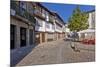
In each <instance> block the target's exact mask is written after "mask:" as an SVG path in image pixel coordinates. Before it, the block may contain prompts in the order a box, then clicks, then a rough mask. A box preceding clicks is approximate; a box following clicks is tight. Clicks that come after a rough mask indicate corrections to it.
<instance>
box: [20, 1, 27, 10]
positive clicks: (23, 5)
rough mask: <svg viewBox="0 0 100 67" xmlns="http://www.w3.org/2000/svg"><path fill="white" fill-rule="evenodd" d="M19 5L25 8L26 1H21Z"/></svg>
mask: <svg viewBox="0 0 100 67" xmlns="http://www.w3.org/2000/svg"><path fill="white" fill-rule="evenodd" d="M20 7H21V8H23V9H26V2H23V1H21V2H20Z"/></svg>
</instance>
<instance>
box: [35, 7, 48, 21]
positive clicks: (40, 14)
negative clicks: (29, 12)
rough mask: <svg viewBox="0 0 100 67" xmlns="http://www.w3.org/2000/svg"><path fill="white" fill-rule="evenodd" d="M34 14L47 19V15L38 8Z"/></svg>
mask: <svg viewBox="0 0 100 67" xmlns="http://www.w3.org/2000/svg"><path fill="white" fill-rule="evenodd" d="M34 15H35V16H37V17H39V18H41V19H43V20H45V19H46V17H45V15H44V14H43V13H41V12H40V11H39V10H37V9H35V11H34Z"/></svg>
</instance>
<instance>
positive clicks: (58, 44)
mask: <svg viewBox="0 0 100 67" xmlns="http://www.w3.org/2000/svg"><path fill="white" fill-rule="evenodd" d="M78 48H79V49H80V52H74V51H73V50H72V49H71V47H70V42H69V41H64V40H58V41H53V42H48V43H44V44H41V45H39V46H37V47H35V48H33V49H32V51H31V52H30V53H29V54H28V55H27V56H26V57H25V58H24V59H22V60H21V61H20V62H19V63H18V64H17V66H20V65H37V64H58V63H74V62H91V61H95V46H94V45H82V44H78Z"/></svg>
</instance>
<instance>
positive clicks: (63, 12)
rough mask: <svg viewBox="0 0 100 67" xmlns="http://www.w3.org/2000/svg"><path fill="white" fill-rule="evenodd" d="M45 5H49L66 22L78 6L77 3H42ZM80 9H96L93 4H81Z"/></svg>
mask: <svg viewBox="0 0 100 67" xmlns="http://www.w3.org/2000/svg"><path fill="white" fill-rule="evenodd" d="M41 4H42V5H43V6H45V7H47V8H48V9H49V10H51V11H55V12H57V13H58V14H59V15H60V16H61V18H62V19H63V20H64V22H65V23H66V22H67V21H68V18H69V17H70V16H71V15H72V13H73V10H74V9H75V8H76V6H77V5H75V4H57V3H41ZM80 9H81V10H82V11H84V12H85V11H86V12H87V11H90V10H93V9H95V6H93V5H80Z"/></svg>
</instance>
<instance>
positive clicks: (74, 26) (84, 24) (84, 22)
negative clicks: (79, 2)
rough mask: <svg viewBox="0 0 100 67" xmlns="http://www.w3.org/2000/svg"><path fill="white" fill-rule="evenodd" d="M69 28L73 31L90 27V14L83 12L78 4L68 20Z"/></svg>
mask: <svg viewBox="0 0 100 67" xmlns="http://www.w3.org/2000/svg"><path fill="white" fill-rule="evenodd" d="M68 22H69V23H68V28H69V29H70V30H71V31H75V30H76V31H80V30H84V29H87V28H88V14H87V13H85V12H82V11H81V10H80V7H79V6H77V7H76V8H75V9H74V10H73V14H72V16H71V17H70V18H69V21H68Z"/></svg>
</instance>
